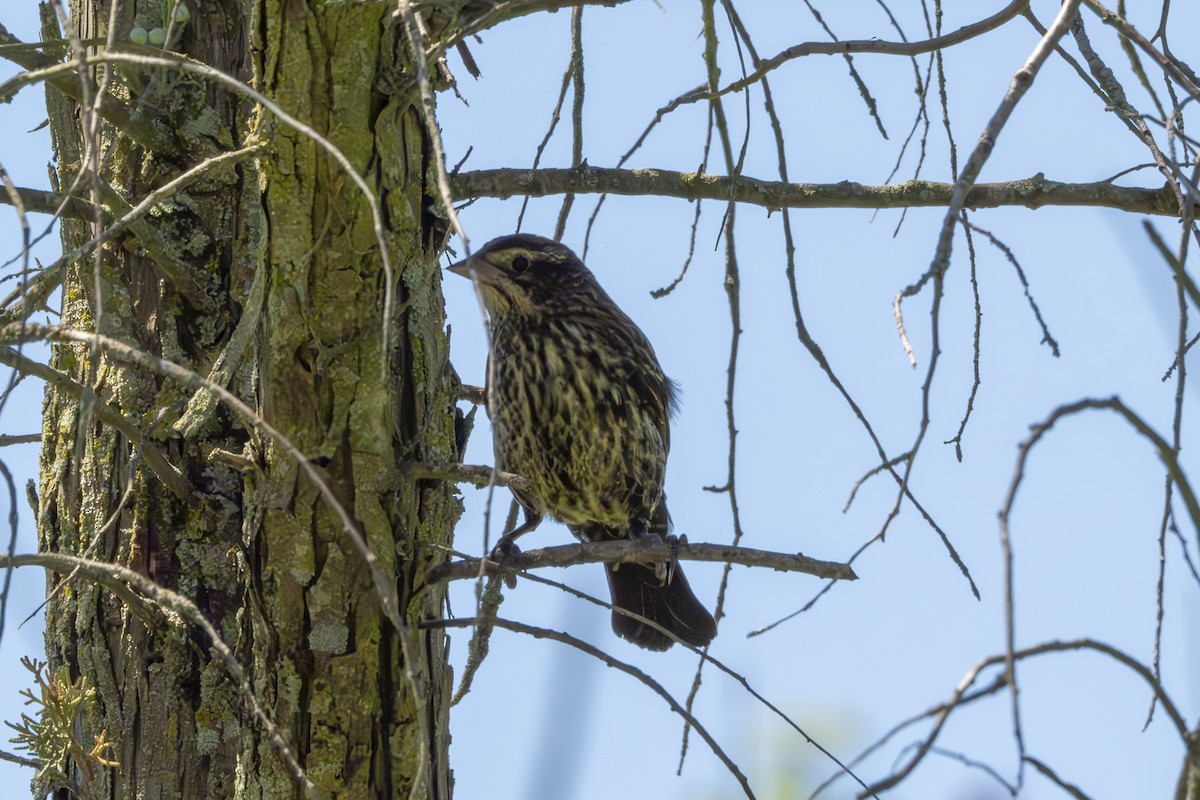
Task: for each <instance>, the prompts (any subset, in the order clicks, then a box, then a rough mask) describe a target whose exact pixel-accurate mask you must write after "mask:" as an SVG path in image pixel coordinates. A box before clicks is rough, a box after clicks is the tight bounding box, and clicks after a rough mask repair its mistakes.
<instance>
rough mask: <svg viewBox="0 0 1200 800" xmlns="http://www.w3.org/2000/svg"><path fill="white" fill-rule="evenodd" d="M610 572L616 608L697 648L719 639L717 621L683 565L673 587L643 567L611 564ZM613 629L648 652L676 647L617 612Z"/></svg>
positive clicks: (658, 634) (609, 581)
mask: <svg viewBox="0 0 1200 800" xmlns="http://www.w3.org/2000/svg"><path fill="white" fill-rule="evenodd" d="M607 571H608V588H609V590H610V591H611V592H612V604H613V606H614V607H616V608H623V609H625V610H626V611H632V612H633V613H635V614H638V615H640V616H643V617H645V618H646V619H649V620H653V621H654V622H656V623H658V624H659V625H661V626H662V627H663V628H665V629H666V630H668V631H670V632H671V633H673V634H675V635H676V636H677V637H679V639H680V640H682V641H684V642H687V643H688V644H690V645H693V646H695V647H704V645H706V644H708V643H709V642H711V641H712V639H713V637H714V636H716V635H717V622H716V620H714V619H713V616H712V614H710V613H708V609H707V608H705V607H704V605H703V604H702V603H701V602H700V601H699V600H698V599H697V598H696V595H694V594H693V593H692V588H691V587H690V586H688V582H687V578H685V577H684V576H683V570H682V569H680V567H679V565H676V566H675V569H674V574H673V575H672V576H671V580H670V582H669V583H668V582H664V581H663V580H661V579H660V578H658V576H657V575H656V574H655V571H654V568H653V567H648V566H645V565H643V564H610V565H608V566H607ZM612 627H613V631H615V632H616V634H617V635H618V636H620V637H621V638H623V639H628V640H629V641H631V642H633V643H634V644H636V645H637V646H638V647H644V648H646V649H647V650H666V649H667V648H669V647H670V646H671V645H672V644H674V641H673V640H672V639H671V638H670V637H669V636H667V635H666V634H664V633H662V631H658V630H655V629H654V628H652V627H650V626H649V625H647V624H645V623H643V622H640V621H638V620H636V619H634V618H632V617H627V616H625V615H624V614H621V613H618V612H617V611H613V615H612Z"/></svg>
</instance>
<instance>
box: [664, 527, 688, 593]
mask: <svg viewBox="0 0 1200 800" xmlns="http://www.w3.org/2000/svg"><path fill="white" fill-rule="evenodd" d="M681 544H682V545H686V544H687V534H686V533H685V534H683V535H682V536H676V535H675V534H673V533H668V534H667V547H670V548H671V560H670V561H668V562H667V583H668V584H669V583H670V582H671V581H672V580H674V578H675V571H676V570H677V569H679V546H680V545H681Z"/></svg>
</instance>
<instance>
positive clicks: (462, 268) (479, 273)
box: [446, 256, 502, 284]
mask: <svg viewBox="0 0 1200 800" xmlns="http://www.w3.org/2000/svg"><path fill="white" fill-rule="evenodd" d="M446 270H447V271H448V272H453V273H454V274H455V275H461V276H463V277H464V278H470V277H472V274H473V275H474V277H475V278H476V279H477V280H478V281H479V282H480V283H490V284H495V283H497V282H499V280H500V278H501V277H502V273H501V272H500V270H499V269H497V268H496V267H495V266H493V265H492V264H490V263H489V262H487V261H485V260H483V259H482V258H476V257H475V256H471V257H470V258H464V259H463V260H462V261H456V262H455V263H453V264H451V265H450V266H448V267H446Z"/></svg>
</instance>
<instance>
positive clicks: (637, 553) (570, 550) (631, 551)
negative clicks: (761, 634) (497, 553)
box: [428, 539, 858, 583]
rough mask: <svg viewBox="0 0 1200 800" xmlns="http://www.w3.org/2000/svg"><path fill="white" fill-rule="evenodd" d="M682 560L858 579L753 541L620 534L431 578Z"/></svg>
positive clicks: (446, 570) (470, 563)
mask: <svg viewBox="0 0 1200 800" xmlns="http://www.w3.org/2000/svg"><path fill="white" fill-rule="evenodd" d="M672 557H674V558H678V559H679V560H680V561H717V562H721V563H725V564H741V565H742V566H746V567H769V568H771V569H773V570H776V571H778V572H804V573H807V574H809V575H816V576H817V577H820V578H836V579H838V580H848V581H853V580H857V579H858V576H857V575H855V574H854V570H853V569H851V568H850V567H849V566H848V565H846V564H841V563H839V562H836V561H821V560H820V559H816V558H810V557H809V556H806V555H804V554H802V553H776V552H772V551H769V550H756V549H753V548H750V547H733V546H731V545H724V544H691V543H688V542H685V541H678V542H677V543H675V544H674V545H672V544H667V543H656V542H652V541H651V540H649V539H641V540H637V541H634V540H621V541H612V542H590V543H586V544H565V545H559V546H556V547H543V548H540V549H538V550H529V551H527V552H523V553H520V554H518V555H514V556H512V557H511V558H509V559H507V560H506V561H505V563H504V566H503V568H502V567H501V566H500V565H499V564H497V563H496V562H495V561H490V560H488V559H481V558H464V559H462V560H461V561H454V562H449V563H445V564H440V565H438V566H437V567H434V568H433V569H432V570H430V572H429V579H428V580H429V583H438V582H440V581H455V580H463V579H467V578H478V577H479V576H480V574H494V573H497V572H501V571H510V570H515V571H518V572H520V571H524V570H529V569H536V568H538V567H570V566H574V565H575V564H592V563H597V562H604V563H609V564H612V563H617V562H637V563H642V564H656V563H662V562H663V561H666V560H668V559H670V558H672Z"/></svg>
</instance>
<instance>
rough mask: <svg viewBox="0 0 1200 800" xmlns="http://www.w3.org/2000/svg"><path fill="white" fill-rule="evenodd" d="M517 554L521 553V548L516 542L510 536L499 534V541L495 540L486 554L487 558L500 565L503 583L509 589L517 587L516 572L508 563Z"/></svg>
mask: <svg viewBox="0 0 1200 800" xmlns="http://www.w3.org/2000/svg"><path fill="white" fill-rule="evenodd" d="M519 555H521V548H519V547H517V543H516V542H514V541H513V540H512V537H510V536H501V537H500V541H498V542H496V546H495V547H493V548H492V552H491V553H489V554H488V558H490V559H491V560H492V561H495V562H496V563H497V564H499V565H500V572H501V573H502V574H503V575H504V585H505V586H507V587H508V588H509V589H515V588H517V575H516V572H515V571H514V570H513V569H512V568H511V567H510V566H509V565H510V564H511V563H512V560H513V559H515V558H516V557H517V556H519Z"/></svg>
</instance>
